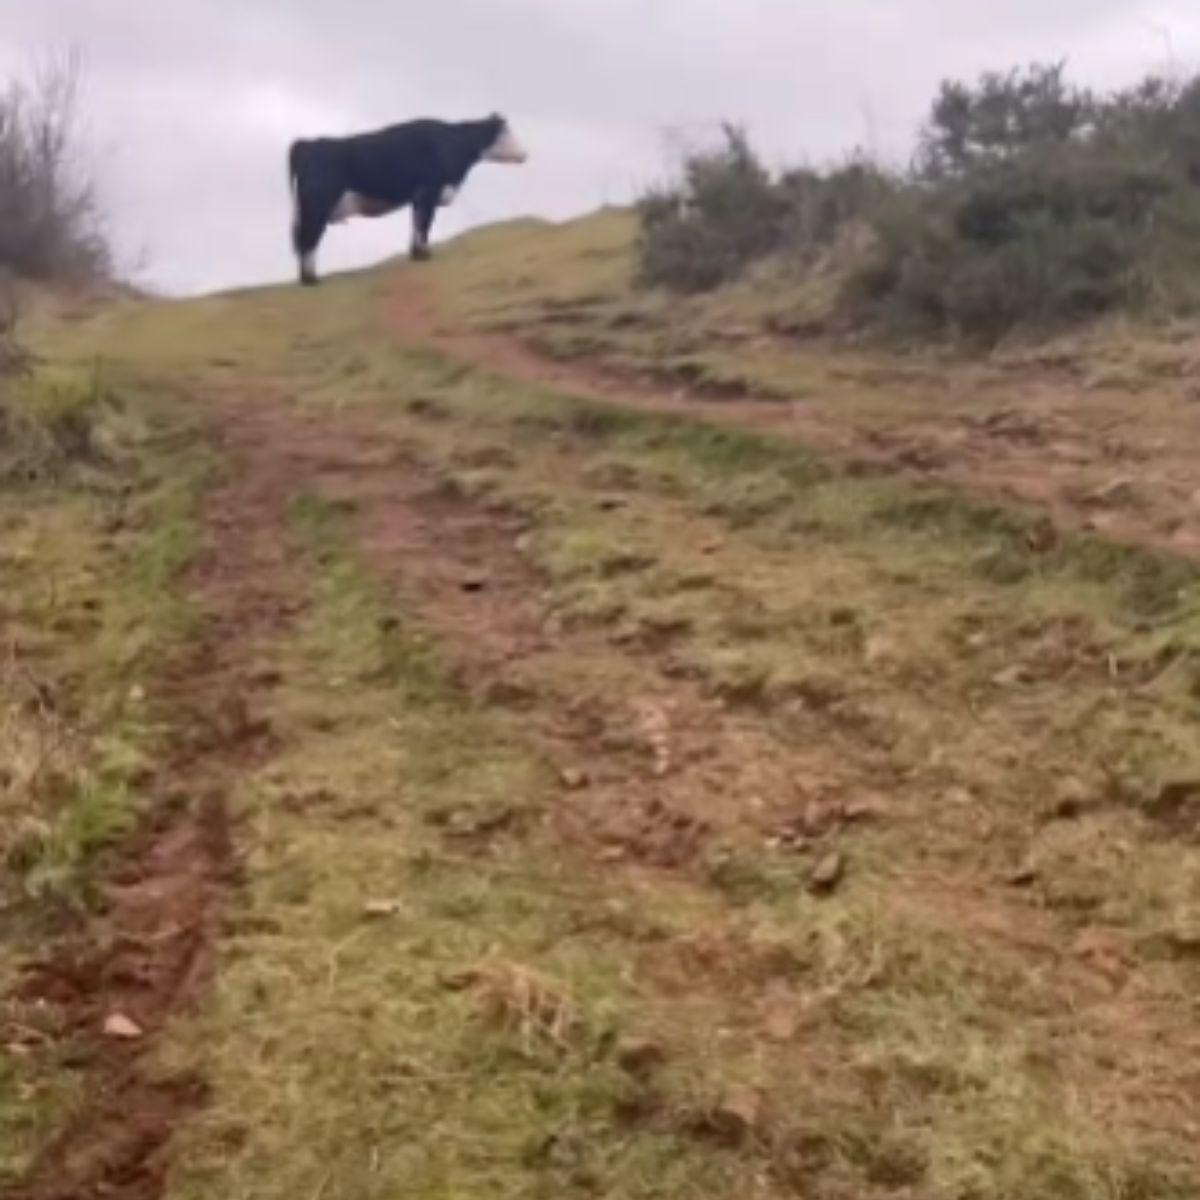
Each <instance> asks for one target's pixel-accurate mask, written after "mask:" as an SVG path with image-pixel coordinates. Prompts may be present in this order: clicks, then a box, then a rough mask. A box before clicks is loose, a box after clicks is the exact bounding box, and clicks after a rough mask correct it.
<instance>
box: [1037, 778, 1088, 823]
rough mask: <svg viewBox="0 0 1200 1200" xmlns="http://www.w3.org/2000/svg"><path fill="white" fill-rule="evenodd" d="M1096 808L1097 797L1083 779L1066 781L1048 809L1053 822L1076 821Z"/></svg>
mask: <svg viewBox="0 0 1200 1200" xmlns="http://www.w3.org/2000/svg"><path fill="white" fill-rule="evenodd" d="M1095 806H1096V797H1095V796H1094V795H1093V793H1092V791H1091V789H1090V788H1089V787H1088V786H1087V784H1086V783H1084V782H1083V780H1082V779H1074V778H1072V779H1065V780H1064V781H1063V782H1062V783H1061V784H1060V785H1059V788H1058V791H1057V793H1056V794H1055V796H1054V797H1053V799H1052V800H1051V801H1050V803H1049V805H1048V806H1047V809H1046V816H1047V818H1048V819H1049V820H1051V821H1074V820H1077V819H1078V818H1079V817H1082V816H1083V815H1084V814H1085V813H1087V812H1088V811H1089V810H1090V809H1092V808H1094V807H1095Z"/></svg>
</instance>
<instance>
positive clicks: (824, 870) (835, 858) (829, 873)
mask: <svg viewBox="0 0 1200 1200" xmlns="http://www.w3.org/2000/svg"><path fill="white" fill-rule="evenodd" d="M845 875H846V860H845V858H844V857H843V856H842V855H841V854H839V853H838V852H837V851H836V850H835V851H833V852H832V853H830V854H827V855H825V857H824V858H823V859H821V861H820V862H819V863H817V865H816V866H815V867H813V872H812V875H810V876H809V880H808V883H809V887H810V889H811V890H812V891H813V892H816V893H818V894H827V893H829V892H832V891H833V890H834V889H835V888H836V887H837V886H838V884H839V883H841V882H842V880H843V878H845Z"/></svg>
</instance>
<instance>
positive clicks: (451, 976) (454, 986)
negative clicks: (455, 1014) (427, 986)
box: [439, 967, 479, 992]
mask: <svg viewBox="0 0 1200 1200" xmlns="http://www.w3.org/2000/svg"><path fill="white" fill-rule="evenodd" d="M439 982H440V983H441V985H442V987H444V988H445V989H446V991H448V992H465V991H466V990H467V989H468V988H473V987H474V986H475V985H476V984H477V983H478V982H479V971H478V970H477V969H476V968H475V967H464V968H462V969H461V970H458V971H446V972H444V973H443V974H442V976H441V978H440V980H439Z"/></svg>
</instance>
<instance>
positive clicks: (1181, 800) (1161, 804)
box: [1146, 779, 1200, 820]
mask: <svg viewBox="0 0 1200 1200" xmlns="http://www.w3.org/2000/svg"><path fill="white" fill-rule="evenodd" d="M1198 803H1200V779H1172V780H1169V781H1168V782H1167V783H1164V784H1163V785H1162V787H1160V788H1159V789H1158V793H1157V794H1156V795H1155V796H1154V798H1153V799H1152V800H1151V801H1150V803H1149V804H1148V805H1147V806H1146V811H1147V812H1148V813H1149V814H1150V816H1152V817H1155V818H1158V819H1159V820H1166V819H1170V818H1177V817H1179V816H1180V815H1181V814H1186V813H1187V812H1188V811H1189V810H1190V809H1192V808H1194V807H1196V806H1197V804H1198Z"/></svg>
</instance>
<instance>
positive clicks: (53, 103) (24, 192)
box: [0, 52, 112, 283]
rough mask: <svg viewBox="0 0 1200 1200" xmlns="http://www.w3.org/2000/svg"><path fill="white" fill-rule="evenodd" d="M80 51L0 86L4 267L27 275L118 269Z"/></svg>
mask: <svg viewBox="0 0 1200 1200" xmlns="http://www.w3.org/2000/svg"><path fill="white" fill-rule="evenodd" d="M81 82H82V69H81V61H80V59H79V56H78V55H77V54H76V53H75V52H68V53H65V54H61V55H57V56H54V57H51V58H48V59H47V60H45V61H43V62H42V63H40V64H38V65H37V66H35V67H34V68H33V69H32V70H31V71H30V72H29V73H28V75H27V76H26V77H25V78H20V79H16V80H13V81H11V82H9V84H8V85H7V87H5V88H2V89H0V267H3V268H7V269H8V270H9V271H11V272H12V273H14V274H15V275H17V276H19V277H22V278H25V279H36V280H48V281H55V282H66V283H72V282H85V281H92V280H96V279H101V278H106V277H107V276H108V275H109V274H110V272H111V268H112V260H111V256H110V252H109V246H108V241H107V238H106V237H105V231H104V225H103V221H102V211H101V205H100V202H99V198H98V195H97V192H96V189H95V186H94V183H93V180H92V178H91V173H90V171H89V169H88V164H87V162H86V158H85V154H84V147H83V145H82V142H83V138H82V129H81V121H80V103H81Z"/></svg>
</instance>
